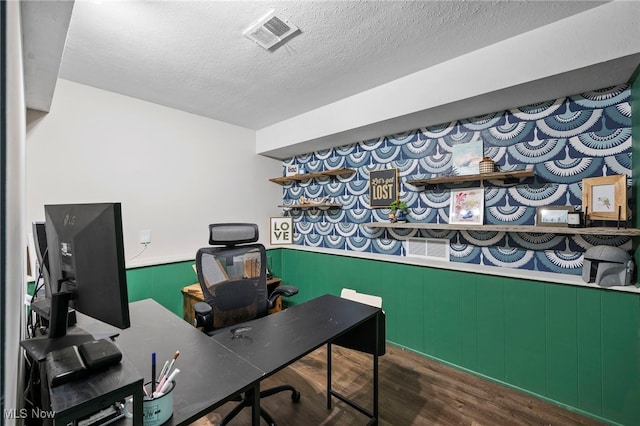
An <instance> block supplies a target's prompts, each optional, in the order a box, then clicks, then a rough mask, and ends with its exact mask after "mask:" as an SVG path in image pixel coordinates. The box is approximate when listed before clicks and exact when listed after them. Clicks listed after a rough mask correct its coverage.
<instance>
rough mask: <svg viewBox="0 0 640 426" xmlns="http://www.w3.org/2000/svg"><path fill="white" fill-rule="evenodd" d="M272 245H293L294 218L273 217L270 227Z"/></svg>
mask: <svg viewBox="0 0 640 426" xmlns="http://www.w3.org/2000/svg"><path fill="white" fill-rule="evenodd" d="M269 235H270V239H269V242H270V243H271V245H274V246H275V245H281V244H293V218H292V217H272V218H271V220H270V225H269Z"/></svg>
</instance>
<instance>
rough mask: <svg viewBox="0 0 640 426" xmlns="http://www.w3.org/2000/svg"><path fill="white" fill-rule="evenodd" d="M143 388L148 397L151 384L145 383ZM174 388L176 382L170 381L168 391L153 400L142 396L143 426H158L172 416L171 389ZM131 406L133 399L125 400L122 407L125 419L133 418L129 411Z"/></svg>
mask: <svg viewBox="0 0 640 426" xmlns="http://www.w3.org/2000/svg"><path fill="white" fill-rule="evenodd" d="M144 386H145V389H146V390H147V392H148V393H149V395H151V382H149V383H145V385H144ZM175 387H176V382H174V381H172V382H171V384H170V385H169V390H168V391H166V392H165V393H164V394H162V395H160V396H158V397H155V398H152V397H149V396H146V395H145V396H144V398H143V399H142V419H143V422H144V426H160V425H161V424H163V423H165V422H166V421H167V420H169V418H170V417H171V416H172V415H173V389H174V388H175ZM132 405H133V399H131V398H129V399H127V402H126V404H125V405H124V415H125V417H129V418H131V417H133V413H132V412H131V411H130V409H129V408H130V407H131V406H132Z"/></svg>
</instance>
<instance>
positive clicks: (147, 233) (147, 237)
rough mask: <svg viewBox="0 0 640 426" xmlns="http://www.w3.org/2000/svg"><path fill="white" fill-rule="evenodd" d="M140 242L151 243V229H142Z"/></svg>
mask: <svg viewBox="0 0 640 426" xmlns="http://www.w3.org/2000/svg"><path fill="white" fill-rule="evenodd" d="M140 244H151V230H150V229H143V230H141V231H140Z"/></svg>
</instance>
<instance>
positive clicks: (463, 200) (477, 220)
mask: <svg viewBox="0 0 640 426" xmlns="http://www.w3.org/2000/svg"><path fill="white" fill-rule="evenodd" d="M449 223H450V224H452V225H482V224H483V223H484V188H473V189H452V190H451V198H450V200H449Z"/></svg>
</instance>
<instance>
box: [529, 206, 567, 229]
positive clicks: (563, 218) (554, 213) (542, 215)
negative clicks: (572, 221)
mask: <svg viewBox="0 0 640 426" xmlns="http://www.w3.org/2000/svg"><path fill="white" fill-rule="evenodd" d="M572 211H573V207H572V206H546V207H538V208H537V209H536V226H568V222H569V212H572Z"/></svg>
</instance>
